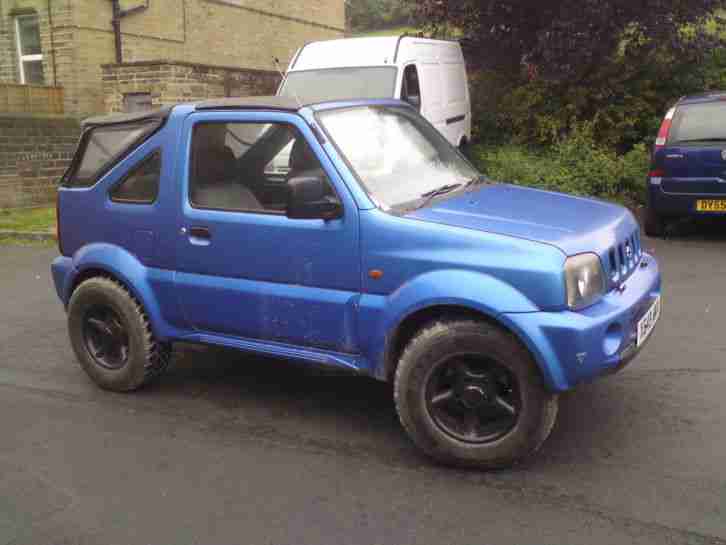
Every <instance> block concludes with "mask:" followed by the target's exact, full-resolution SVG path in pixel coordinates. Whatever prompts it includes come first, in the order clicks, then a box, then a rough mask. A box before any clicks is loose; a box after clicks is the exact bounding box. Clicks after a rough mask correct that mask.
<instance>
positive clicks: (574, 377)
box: [503, 254, 661, 392]
mask: <svg viewBox="0 0 726 545" xmlns="http://www.w3.org/2000/svg"><path fill="white" fill-rule="evenodd" d="M660 294H661V281H660V271H659V269H658V263H657V262H656V260H655V258H653V257H652V256H650V255H648V254H643V257H642V261H641V264H640V266H639V267H638V269H637V270H636V271H635V272H634V273H633V274H632V275H631V276H630V277H629V278H628V280H627V281H626V282H625V283H624V284H623V286H622V289H621V290H613V291H611V292H610V293H608V294H607V295H605V297H603V299H602V300H601V301H600V302H598V303H597V304H595V305H593V306H591V307H589V308H587V309H584V310H582V311H578V312H573V311H569V310H567V311H561V312H532V313H522V314H505V315H504V316H503V318H504V320H505V321H506V322H507V323H508V325H509V326H510V327H512V329H514V331H516V332H517V333H518V334H519V336H520V338H521V339H522V340H523V341H524V342H525V343H526V344H527V345H528V347H529V349H530V350H531V351H532V353H533V354H534V355H535V357H536V358H537V361H538V363H539V365H540V368H541V369H542V371H543V375H544V377H545V382H546V385H547V386H548V387H549V388H550V389H551V390H553V391H558V392H561V391H565V390H569V389H571V388H573V387H574V386H576V385H578V384H580V383H582V382H589V381H592V380H594V379H595V378H597V377H599V376H602V375H605V374H609V373H614V372H616V371H618V370H620V369H621V368H622V367H624V366H625V365H626V364H627V363H629V362H630V361H631V360H632V359H633V358H634V357H635V356H636V355H637V354H638V353H639V352H640V350H642V348H643V345H641V346H636V340H637V331H636V329H637V323H638V321H639V320H640V319H641V318H642V317H643V315H644V314H645V313H646V312H647V311H648V309H649V308H650V307H651V305H652V304H653V302H654V301H655V299H656V298H657V297H659V296H660Z"/></svg>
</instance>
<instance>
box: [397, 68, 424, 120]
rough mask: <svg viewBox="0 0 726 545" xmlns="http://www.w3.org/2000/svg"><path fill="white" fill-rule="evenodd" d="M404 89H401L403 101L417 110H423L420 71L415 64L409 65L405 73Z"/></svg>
mask: <svg viewBox="0 0 726 545" xmlns="http://www.w3.org/2000/svg"><path fill="white" fill-rule="evenodd" d="M402 85H403V88H402V89H401V100H405V101H406V102H408V103H409V104H411V105H412V106H414V107H415V108H418V109H420V108H421V86H420V85H419V82H418V70H416V66H415V65H413V64H409V65H408V66H407V67H406V69H405V70H404V71H403V83H402Z"/></svg>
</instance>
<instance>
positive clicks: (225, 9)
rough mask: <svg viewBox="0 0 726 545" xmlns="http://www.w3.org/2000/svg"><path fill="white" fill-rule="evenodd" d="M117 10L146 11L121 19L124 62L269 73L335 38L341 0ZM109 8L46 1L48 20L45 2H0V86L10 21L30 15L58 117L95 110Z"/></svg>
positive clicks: (234, 1)
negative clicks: (54, 89) (58, 97)
mask: <svg viewBox="0 0 726 545" xmlns="http://www.w3.org/2000/svg"><path fill="white" fill-rule="evenodd" d="M121 5H122V7H123V8H124V9H128V8H133V7H138V6H146V9H142V10H141V11H137V12H134V13H133V14H131V15H129V16H127V17H124V18H123V19H122V21H121V34H122V53H123V60H124V62H138V61H150V60H155V59H168V60H171V61H177V62H190V63H195V64H199V65H212V66H219V67H225V66H233V67H238V68H239V67H244V68H250V69H255V70H272V69H274V63H273V58H275V57H277V58H279V59H280V62H281V63H282V65H283V66H286V64H287V63H288V62H289V60H290V58H291V57H292V55H293V54H294V53H295V51H296V50H297V49H298V48H299V47H300V46H302V45H303V44H304V43H306V42H310V41H316V40H325V39H331V38H341V37H343V34H344V27H345V2H344V0H306V1H304V2H303V1H301V0H275V1H270V0H149V1H146V0H121ZM111 6H112V4H111V2H110V1H109V0H51V2H50V9H51V13H50V16H49V14H48V0H0V81H9V82H16V81H17V78H18V75H17V58H16V57H17V55H16V52H15V27H14V18H15V17H16V16H17V14H20V13H28V12H35V13H37V14H38V15H39V17H40V22H41V37H42V48H43V55H44V59H43V60H44V70H45V76H46V84H48V85H53V84H54V83H55V84H57V85H59V86H62V87H63V88H64V90H65V93H64V96H65V112H66V114H71V115H76V116H80V117H83V116H85V115H89V114H95V113H98V112H101V111H103V109H104V104H105V97H104V94H103V83H102V77H103V69H102V65H104V64H109V63H113V62H115V60H116V57H115V46H114V35H113V30H112V27H111V17H112V8H111ZM50 19H52V22H53V24H52V32H51V31H50V25H49V20H50ZM51 37H52V40H51ZM53 50H54V51H53ZM53 53H55V66H56V74H53ZM54 75H55V78H54V77H53V76H54Z"/></svg>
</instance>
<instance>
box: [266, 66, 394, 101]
mask: <svg viewBox="0 0 726 545" xmlns="http://www.w3.org/2000/svg"><path fill="white" fill-rule="evenodd" d="M396 73H397V71H396V68H395V67H394V66H368V67H362V68H326V69H323V70H301V71H300V72H288V74H287V76H286V77H285V82H284V83H283V86H282V89H280V93H279V94H280V95H281V96H284V97H290V98H297V99H298V100H300V101H302V102H305V103H310V104H312V103H315V102H325V101H327V100H345V99H350V98H393V96H394V91H395V89H396Z"/></svg>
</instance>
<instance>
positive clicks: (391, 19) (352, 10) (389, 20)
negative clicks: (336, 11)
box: [345, 0, 413, 32]
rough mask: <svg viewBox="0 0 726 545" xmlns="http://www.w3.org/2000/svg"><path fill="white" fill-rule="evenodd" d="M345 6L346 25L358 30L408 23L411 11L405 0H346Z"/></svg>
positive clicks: (410, 6)
mask: <svg viewBox="0 0 726 545" xmlns="http://www.w3.org/2000/svg"><path fill="white" fill-rule="evenodd" d="M345 6H346V20H347V24H348V27H349V28H350V29H352V30H354V31H358V32H360V31H365V30H377V29H381V28H386V27H391V26H395V25H405V24H408V23H409V22H410V21H411V13H412V11H413V5H412V4H410V3H409V2H408V1H407V0H346V2H345Z"/></svg>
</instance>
